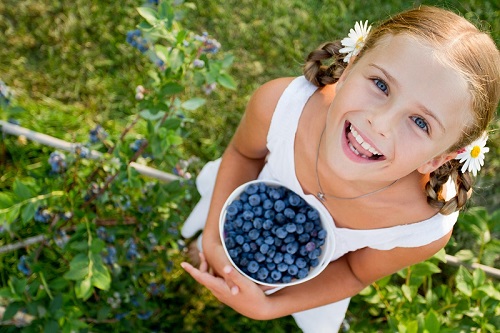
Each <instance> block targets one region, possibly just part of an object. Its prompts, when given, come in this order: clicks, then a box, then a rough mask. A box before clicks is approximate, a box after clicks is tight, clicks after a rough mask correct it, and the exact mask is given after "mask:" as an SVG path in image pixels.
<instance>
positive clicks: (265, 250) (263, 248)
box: [259, 243, 269, 254]
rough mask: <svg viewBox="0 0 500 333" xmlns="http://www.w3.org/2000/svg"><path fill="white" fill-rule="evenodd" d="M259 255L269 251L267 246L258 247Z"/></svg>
mask: <svg viewBox="0 0 500 333" xmlns="http://www.w3.org/2000/svg"><path fill="white" fill-rule="evenodd" d="M259 250H260V253H262V254H266V253H267V252H268V251H269V245H268V244H266V243H264V244H262V245H261V246H260V249H259Z"/></svg>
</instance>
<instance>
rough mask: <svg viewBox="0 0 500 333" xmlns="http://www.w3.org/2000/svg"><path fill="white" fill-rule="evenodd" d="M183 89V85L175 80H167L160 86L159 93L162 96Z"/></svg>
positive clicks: (173, 93) (176, 92)
mask: <svg viewBox="0 0 500 333" xmlns="http://www.w3.org/2000/svg"><path fill="white" fill-rule="evenodd" d="M183 91H184V86H182V85H180V84H178V83H175V82H168V83H166V84H165V85H164V86H163V87H161V90H160V94H161V95H164V96H170V95H175V94H179V93H181V92H183Z"/></svg>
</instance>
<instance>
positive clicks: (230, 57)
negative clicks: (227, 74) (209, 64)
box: [222, 54, 234, 69]
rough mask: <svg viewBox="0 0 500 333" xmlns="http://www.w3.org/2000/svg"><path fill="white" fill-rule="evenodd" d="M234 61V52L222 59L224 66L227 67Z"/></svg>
mask: <svg viewBox="0 0 500 333" xmlns="http://www.w3.org/2000/svg"><path fill="white" fill-rule="evenodd" d="M233 61H234V55H232V54H226V56H225V57H224V59H223V60H222V68H224V69H227V68H229V67H231V65H232V64H233Z"/></svg>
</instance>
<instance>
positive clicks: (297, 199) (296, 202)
mask: <svg viewBox="0 0 500 333" xmlns="http://www.w3.org/2000/svg"><path fill="white" fill-rule="evenodd" d="M301 201H302V199H301V198H300V197H299V196H298V195H296V194H291V195H290V196H289V197H288V202H289V203H290V205H292V206H294V207H296V206H298V205H300V204H301Z"/></svg>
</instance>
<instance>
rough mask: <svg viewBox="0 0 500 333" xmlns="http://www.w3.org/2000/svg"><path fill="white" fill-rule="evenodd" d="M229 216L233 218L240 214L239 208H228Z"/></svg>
mask: <svg viewBox="0 0 500 333" xmlns="http://www.w3.org/2000/svg"><path fill="white" fill-rule="evenodd" d="M227 214H228V215H232V216H234V215H236V214H238V207H236V205H233V204H231V205H229V206H228V207H227Z"/></svg>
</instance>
